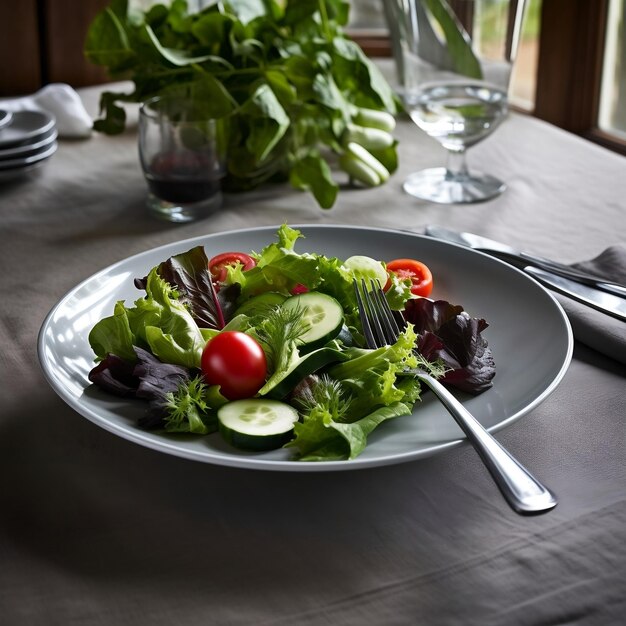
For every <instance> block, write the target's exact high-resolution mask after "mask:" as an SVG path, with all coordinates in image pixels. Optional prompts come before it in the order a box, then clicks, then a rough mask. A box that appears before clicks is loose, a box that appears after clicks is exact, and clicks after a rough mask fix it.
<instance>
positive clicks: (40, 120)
mask: <svg viewBox="0 0 626 626" xmlns="http://www.w3.org/2000/svg"><path fill="white" fill-rule="evenodd" d="M54 123H55V120H54V116H53V115H51V114H50V113H45V112H44V111H15V113H13V119H12V120H11V123H10V124H8V125H7V126H5V127H4V128H3V129H2V132H0V148H5V147H7V146H14V145H15V144H18V143H22V142H25V141H29V140H32V139H34V138H35V137H37V136H39V135H43V134H44V133H46V132H48V131H49V130H50V129H51V128H52V127H53V126H54Z"/></svg>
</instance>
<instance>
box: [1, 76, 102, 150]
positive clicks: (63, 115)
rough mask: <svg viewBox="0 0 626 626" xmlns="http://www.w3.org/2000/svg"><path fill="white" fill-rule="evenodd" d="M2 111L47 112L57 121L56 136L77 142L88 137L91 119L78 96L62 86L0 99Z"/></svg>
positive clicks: (60, 84) (72, 90) (73, 91)
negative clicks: (29, 94) (28, 94)
mask: <svg viewBox="0 0 626 626" xmlns="http://www.w3.org/2000/svg"><path fill="white" fill-rule="evenodd" d="M0 109H4V110H5V111H12V112H15V111H46V112H48V113H52V114H53V115H54V117H55V119H56V126H57V130H58V133H59V137H62V138H66V139H80V138H86V137H89V136H90V135H91V131H92V126H93V120H92V119H91V117H90V116H89V114H88V113H87V111H86V109H85V107H84V106H83V103H82V101H81V99H80V96H79V95H78V93H76V91H75V90H74V89H73V88H72V87H70V86H69V85H66V84H65V83H51V84H50V85H46V86H45V87H43V88H42V89H40V90H39V91H37V92H36V93H34V94H33V95H31V96H22V97H20V98H11V99H2V100H0Z"/></svg>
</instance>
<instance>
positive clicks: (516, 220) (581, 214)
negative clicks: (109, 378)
mask: <svg viewBox="0 0 626 626" xmlns="http://www.w3.org/2000/svg"><path fill="white" fill-rule="evenodd" d="M98 93H99V88H89V89H84V90H82V91H81V96H82V97H83V99H84V101H85V103H86V106H87V107H88V109H89V110H90V112H92V113H93V114H95V113H96V110H97V99H98ZM130 118H131V121H130V125H129V128H128V130H127V132H126V133H125V134H124V135H122V136H118V137H106V136H102V135H97V134H96V135H94V136H93V137H92V138H91V139H89V140H86V141H76V142H70V141H63V142H61V145H60V148H59V151H58V153H57V154H56V155H55V156H54V157H53V159H52V160H51V161H50V162H49V163H48V164H47V165H46V167H45V168H43V169H42V170H41V171H40V172H39V174H38V176H37V177H34V178H33V179H32V180H30V181H28V182H27V183H18V182H16V183H13V184H10V185H5V186H3V187H1V188H0V251H1V252H0V255H1V257H2V275H1V278H0V281H1V283H0V284H1V286H2V306H1V309H0V310H1V313H0V341H1V343H0V345H2V351H1V353H0V355H1V356H0V381H1V382H0V386H1V397H2V409H1V410H0V477H1V478H0V481H1V487H0V555H1V557H2V567H1V568H0V615H1V616H2V618H1V619H2V622H3V623H5V624H11V625H18V624H20V625H21V624H29V625H33V624H123V625H127V624H137V625H143V624H152V625H159V624H164V625H168V626H171V625H173V624H185V625H193V624H219V625H226V624H228V625H233V626H241V625H252V624H253V625H255V626H260V625H272V626H278V625H282V624H284V625H294V624H298V625H315V626H318V625H322V624H341V625H355V626H357V625H358V626H361V625H364V624H375V625H395V624H402V625H404V624H428V625H438V624H442V625H449V624H464V625H473V624H476V625H480V626H485V625H491V624H493V625H500V624H508V625H511V624H516V625H517V624H528V625H538V624H566V623H567V624H577V625H581V624H593V625H594V626H595V625H597V624H603V625H606V624H618V623H623V621H622V620H623V615H624V613H625V611H626V393H625V391H626V386H625V384H624V383H625V376H626V367H625V366H624V365H623V364H620V363H618V362H617V361H615V360H612V359H610V358H608V357H606V356H603V355H601V354H600V353H598V352H596V351H594V350H593V349H591V348H589V347H587V346H584V345H582V344H580V343H577V344H576V346H575V351H574V358H573V361H572V363H571V366H570V368H569V370H568V372H567V374H566V376H565V378H564V380H563V381H562V383H561V384H560V386H559V387H558V388H557V389H556V391H555V392H554V393H553V394H552V395H551V396H550V397H548V398H547V399H546V400H545V401H544V402H543V403H542V404H541V405H540V406H539V407H537V408H536V409H534V410H533V411H532V412H531V413H530V414H528V415H527V416H525V417H524V418H522V419H521V420H519V421H517V422H516V423H514V424H512V425H511V426H509V427H507V428H506V429H504V430H503V431H501V432H499V433H498V435H497V437H498V439H499V440H500V441H502V442H503V443H504V445H506V446H507V447H508V448H509V449H510V450H511V451H512V452H513V453H514V454H515V455H516V456H517V457H518V458H519V459H520V460H522V461H523V462H524V464H525V465H527V466H528V467H529V468H531V469H532V471H533V472H534V473H535V474H536V475H537V476H538V477H539V478H540V479H542V480H544V481H545V482H546V483H547V484H549V485H550V487H551V488H553V489H554V490H555V491H556V492H557V494H558V495H559V498H560V503H559V505H558V506H557V508H556V509H555V510H554V511H552V512H550V513H549V514H547V515H544V516H540V517H530V518H522V517H519V516H517V515H515V514H514V513H513V512H512V511H511V510H510V509H509V508H508V507H507V505H506V504H505V503H504V501H503V499H502V498H501V497H500V495H499V493H498V492H497V489H496V487H495V485H494V484H493V482H492V481H491V479H490V477H489V475H488V474H487V472H486V471H485V469H484V467H483V466H482V464H481V462H480V461H479V459H478V457H477V455H476V454H475V452H474V451H473V449H472V448H471V447H470V446H469V445H462V446H459V447H456V448H454V449H452V450H449V451H447V452H445V453H442V454H440V455H437V456H433V457H430V458H427V459H423V460H419V461H416V462H412V463H406V464H401V465H395V466H388V467H381V468H377V469H367V470H361V471H358V472H339V473H335V474H333V473H321V474H318V473H315V474H302V473H297V474H289V473H278V472H253V471H250V470H242V469H233V468H225V467H219V466H212V465H204V464H199V463H194V462H190V461H186V460H183V459H180V458H175V457H169V456H165V455H163V454H159V453H157V452H155V451H152V450H149V449H147V448H143V447H139V446H136V445H134V444H131V443H129V442H127V441H125V440H122V439H119V438H116V437H114V436H113V435H111V434H109V433H108V432H105V431H103V430H101V429H99V428H97V427H96V426H94V425H93V424H92V423H90V422H88V421H87V420H85V419H83V418H81V417H80V416H79V415H78V414H76V413H75V412H73V411H72V410H71V409H70V408H69V407H67V406H66V405H65V404H64V403H63V402H62V401H61V400H60V399H59V398H57V396H56V395H55V394H54V393H53V391H52V390H51V388H50V387H49V386H48V385H47V383H46V382H45V380H44V377H43V375H42V372H41V370H40V368H39V365H38V361H37V355H36V338H37V333H38V330H39V328H40V325H41V323H42V321H43V320H44V317H45V316H46V314H47V313H48V311H49V310H50V308H51V307H52V306H53V305H54V304H55V303H56V302H57V301H58V300H59V299H60V297H61V296H62V295H63V294H64V293H66V292H67V291H68V290H69V289H71V288H72V287H73V286H74V285H76V284H77V283H78V282H80V281H82V280H83V279H85V278H87V277H88V276H90V275H91V274H92V273H94V272H95V271H97V270H99V269H101V268H103V267H105V266H107V265H109V264H111V263H113V262H115V261H118V260H120V259H123V258H125V257H127V256H129V255H131V254H134V253H138V252H142V251H144V250H147V249H149V248H152V247H155V246H158V245H161V244H165V243H168V242H172V241H177V240H180V239H184V238H188V237H192V236H196V235H200V234H205V233H211V232H219V231H223V230H230V229H236V228H243V227H250V226H257V225H276V224H280V223H282V222H284V221H288V222H289V223H292V224H298V223H328V224H330V223H338V224H367V225H370V226H378V227H390V228H403V229H408V230H411V231H415V232H421V231H422V229H423V227H424V226H425V225H426V224H429V223H438V224H442V225H445V226H449V227H451V228H455V229H464V230H469V231H472V232H477V233H480V234H484V235H487V236H490V237H493V238H495V239H499V240H502V241H506V242H508V243H510V244H512V245H515V246H519V247H522V248H524V249H526V250H528V251H530V252H536V253H540V254H544V255H546V256H551V257H553V258H555V259H558V260H560V261H563V262H574V261H578V260H583V259H588V258H591V257H593V256H595V255H597V254H599V253H600V252H601V251H602V250H603V249H604V248H605V247H606V246H608V245H610V244H615V243H620V242H624V241H625V240H626V200H625V198H626V160H625V159H624V158H623V157H621V156H617V155H615V154H613V153H610V152H608V151H606V150H604V149H602V148H599V147H596V146H594V145H592V144H590V143H587V142H586V141H584V140H582V139H579V138H577V137H575V136H572V135H569V134H567V133H565V132H562V131H561V130H558V129H556V128H554V127H551V126H549V125H547V124H545V123H542V122H540V121H538V120H536V119H533V118H530V117H527V116H524V115H520V114H511V115H510V117H509V119H507V120H506V121H505V122H504V124H503V125H502V126H501V128H500V129H499V130H498V131H497V132H496V133H495V134H494V136H493V137H491V138H489V139H488V140H486V141H485V142H483V143H482V144H480V145H479V146H477V147H475V148H474V149H472V150H471V151H470V154H469V159H470V167H471V166H474V167H476V168H481V169H483V170H485V171H488V172H490V173H492V174H494V175H496V176H500V177H502V178H504V179H505V180H506V181H507V183H508V186H509V188H508V190H507V191H506V193H505V194H504V195H502V196H501V197H500V198H498V199H496V200H494V201H491V202H488V203H485V204H479V205H472V206H450V207H442V206H437V205H433V204H429V203H426V202H420V201H418V200H415V199H413V198H411V197H409V196H407V195H406V194H404V193H403V192H402V189H401V183H402V180H403V179H404V177H405V176H406V175H407V174H408V173H409V172H411V171H413V170H415V169H417V168H420V167H423V166H428V165H434V164H441V163H443V161H444V154H443V151H442V149H441V148H439V147H438V146H437V145H436V144H434V143H433V142H432V141H431V140H429V139H428V138H426V137H425V136H424V135H423V134H421V133H420V132H419V131H418V130H417V129H416V128H415V127H414V126H412V125H411V123H410V122H408V121H402V122H401V123H400V126H399V129H398V131H399V132H398V136H399V137H400V138H401V139H402V141H401V144H400V147H399V154H400V160H401V165H400V168H399V171H398V172H397V173H396V174H395V175H394V176H393V177H392V178H391V180H390V181H389V183H388V184H386V185H385V186H383V187H380V188H377V189H373V190H366V191H358V190H349V189H345V190H342V192H341V193H340V196H339V199H338V202H337V204H336V206H335V207H334V208H333V209H332V210H331V211H322V210H320V209H318V208H317V207H316V205H315V203H314V201H313V200H312V198H311V197H309V196H307V195H304V194H302V193H299V192H296V191H293V190H291V189H288V188H286V187H271V188H263V189H260V190H258V191H255V192H252V193H249V194H246V195H242V196H229V197H227V199H226V203H225V206H224V208H223V210H221V211H220V212H219V213H217V214H215V215H214V216H212V217H209V218H207V219H205V220H203V221H200V222H197V223H193V224H188V225H182V226H181V225H176V226H175V225H169V224H165V223H162V222H158V221H154V220H152V219H151V218H150V217H149V216H148V215H147V214H146V212H145V210H144V208H143V202H144V195H145V185H144V181H143V177H142V174H141V171H140V167H139V162H138V155H137V147H136V135H135V127H134V124H133V121H134V119H135V111H134V110H132V107H131V109H130Z"/></svg>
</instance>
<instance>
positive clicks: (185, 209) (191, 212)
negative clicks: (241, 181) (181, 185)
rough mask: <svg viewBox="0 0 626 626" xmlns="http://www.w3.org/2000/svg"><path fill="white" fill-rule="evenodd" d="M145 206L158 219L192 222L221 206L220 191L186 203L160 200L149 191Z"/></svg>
mask: <svg viewBox="0 0 626 626" xmlns="http://www.w3.org/2000/svg"><path fill="white" fill-rule="evenodd" d="M146 206H147V207H148V209H149V210H150V214H151V215H153V216H154V217H156V218H158V219H160V220H164V221H166V222H176V223H178V224H183V223H186V222H194V221H196V220H199V219H202V218H203V217H207V216H209V215H211V213H213V212H215V211H216V210H217V209H219V208H220V207H221V206H222V192H221V191H218V192H217V193H215V194H214V195H212V196H211V197H210V198H207V199H206V200H202V201H200V202H190V203H188V204H175V203H173V202H168V201H167V200H161V199H160V198H157V197H156V196H155V195H154V194H151V193H150V194H148V199H147V200H146Z"/></svg>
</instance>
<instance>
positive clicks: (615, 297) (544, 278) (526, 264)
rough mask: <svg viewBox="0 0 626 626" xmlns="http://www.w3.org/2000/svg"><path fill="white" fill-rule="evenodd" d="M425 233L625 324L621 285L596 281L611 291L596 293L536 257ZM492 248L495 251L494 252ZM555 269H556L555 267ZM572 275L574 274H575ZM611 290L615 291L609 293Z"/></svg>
mask: <svg viewBox="0 0 626 626" xmlns="http://www.w3.org/2000/svg"><path fill="white" fill-rule="evenodd" d="M425 233H426V235H428V236H430V237H434V238H436V239H443V240H444V241H450V242H453V243H457V244H461V245H465V246H468V247H470V248H473V249H474V250H479V251H481V252H485V253H487V254H492V255H493V256H496V257H497V258H500V259H501V260H504V261H507V262H509V263H511V264H512V265H515V266H516V267H518V268H519V269H521V270H523V271H524V272H526V273H527V274H528V275H529V276H532V277H533V278H534V279H535V280H537V281H538V282H540V283H541V284H542V285H544V286H545V287H548V288H549V289H552V290H553V291H556V292H558V293H561V294H564V295H566V296H569V297H570V298H572V299H573V300H576V301H578V302H581V303H583V304H586V305H587V306H590V307H592V308H594V309H596V310H598V311H602V312H603V313H606V314H608V315H611V316H612V317H615V318H617V319H619V320H622V321H626V288H624V287H623V286H622V285H618V284H617V283H610V282H608V281H600V282H601V283H602V284H603V285H606V286H608V287H610V288H611V290H610V291H608V290H607V289H600V288H599V285H597V284H595V283H592V282H591V281H588V282H581V281H580V280H577V279H572V278H571V277H569V276H565V275H564V272H562V273H559V272H556V271H555V270H553V269H550V268H551V264H552V263H553V262H552V261H548V265H545V264H544V263H543V262H542V261H543V260H542V259H540V258H539V257H533V256H531V255H522V254H521V253H517V252H516V251H515V250H513V249H512V248H509V247H508V246H505V245H504V244H499V243H498V242H495V241H492V240H490V239H486V238H483V237H479V236H478V235H472V234H471V233H457V232H455V231H452V230H448V229H446V228H441V227H438V226H428V227H426V229H425ZM496 247H498V248H499V249H496ZM535 259H538V260H539V261H541V263H538V262H536V261H535ZM556 265H557V266H560V264H558V263H557V264H556ZM562 267H563V268H564V269H565V270H570V269H571V268H568V267H567V266H566V265H564V266H562ZM575 274H578V272H575ZM583 275H584V276H585V277H588V276H590V275H586V274H584V273H583ZM590 278H591V279H593V280H594V281H598V279H597V278H595V277H593V276H591V277H590ZM592 285H593V286H592ZM613 287H616V288H617V289H615V290H613ZM622 294H623V295H622Z"/></svg>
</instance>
